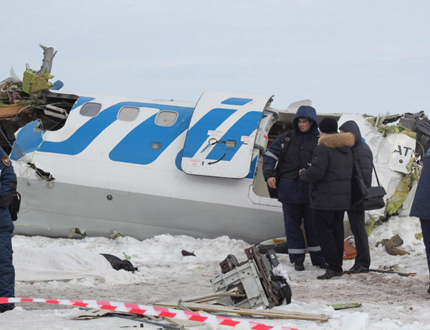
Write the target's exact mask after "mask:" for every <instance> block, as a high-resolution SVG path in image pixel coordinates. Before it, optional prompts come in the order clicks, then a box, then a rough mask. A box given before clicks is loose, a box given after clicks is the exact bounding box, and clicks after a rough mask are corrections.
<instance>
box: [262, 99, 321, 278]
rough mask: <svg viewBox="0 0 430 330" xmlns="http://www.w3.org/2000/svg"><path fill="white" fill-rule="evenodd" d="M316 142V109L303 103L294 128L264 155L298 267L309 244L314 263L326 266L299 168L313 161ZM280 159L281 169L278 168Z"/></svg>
mask: <svg viewBox="0 0 430 330" xmlns="http://www.w3.org/2000/svg"><path fill="white" fill-rule="evenodd" d="M286 143H288V145H285V144H286ZM317 143H318V123H317V114H316V111H315V109H314V108H313V107H310V106H301V107H300V108H299V109H298V110H297V113H296V116H295V117H294V120H293V131H291V132H286V133H283V134H281V135H280V136H279V137H278V138H277V139H276V140H275V142H273V144H272V145H271V146H270V147H269V149H268V150H267V151H266V153H265V154H264V156H263V174H264V178H265V180H266V181H267V184H268V186H269V187H271V188H272V189H276V188H278V200H279V201H280V202H281V203H282V209H283V211H284V224H285V234H286V237H287V244H288V255H289V257H290V261H291V263H293V264H294V269H295V270H297V271H302V270H305V266H304V263H303V262H304V261H305V252H306V248H307V249H308V251H309V254H310V257H311V262H312V264H313V265H315V266H318V267H321V268H327V264H326V262H325V260H324V257H323V254H322V251H321V247H320V245H319V243H318V239H317V237H316V234H315V230H314V226H313V221H312V212H311V209H310V207H309V189H308V184H307V183H306V182H304V181H303V180H301V179H300V177H299V171H300V169H302V168H305V167H307V166H308V164H309V163H310V162H311V159H312V153H313V152H314V150H315V148H316V146H317ZM277 163H279V164H278V169H279V170H278V173H276V171H275V166H276V164H277ZM302 220H303V225H304V230H305V236H306V241H305V238H304V237H303V231H302V228H301V225H302Z"/></svg>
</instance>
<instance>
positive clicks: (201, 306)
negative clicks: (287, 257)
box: [157, 302, 329, 322]
mask: <svg viewBox="0 0 430 330" xmlns="http://www.w3.org/2000/svg"><path fill="white" fill-rule="evenodd" d="M182 305H183V306H185V307H187V308H189V309H191V310H192V311H199V310H202V311H205V312H213V313H233V314H240V315H244V316H248V317H249V316H255V317H268V318H278V319H295V320H306V321H321V322H327V321H328V319H329V316H328V315H326V314H311V313H301V312H290V311H283V310H274V309H271V310H255V309H250V308H242V307H231V306H222V305H215V304H205V303H186V302H183V303H182ZM157 306H162V307H169V308H178V307H179V306H178V305H177V304H175V303H157Z"/></svg>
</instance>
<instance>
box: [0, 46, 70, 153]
mask: <svg viewBox="0 0 430 330" xmlns="http://www.w3.org/2000/svg"><path fill="white" fill-rule="evenodd" d="M40 47H41V48H42V49H43V54H44V57H43V62H42V66H41V68H40V70H39V71H35V70H32V69H31V68H30V67H29V65H28V64H27V65H26V70H25V72H24V74H23V80H21V79H19V78H18V76H17V75H16V73H15V71H14V70H13V68H12V69H11V71H10V77H9V78H6V79H4V80H3V81H1V82H0V131H1V133H2V134H1V135H0V146H1V147H2V148H3V149H4V150H5V151H6V152H7V153H8V154H9V153H10V152H11V149H12V144H13V142H14V141H15V132H16V131H17V130H18V129H20V128H21V127H23V126H25V125H26V124H27V123H29V122H32V121H36V120H38V121H40V124H39V127H42V129H43V130H48V131H55V130H58V129H60V128H61V127H63V125H64V123H65V121H66V119H67V117H68V114H69V112H70V110H71V109H72V107H73V105H74V103H75V102H76V100H77V99H78V96H77V95H71V94H61V93H57V92H51V91H50V90H54V89H58V88H61V86H62V85H63V83H62V82H60V81H57V82H54V83H51V82H50V81H49V80H50V79H52V78H53V77H54V76H52V75H51V70H52V61H53V59H54V56H55V54H56V53H57V52H56V51H54V49H53V48H52V47H45V46H43V45H40Z"/></svg>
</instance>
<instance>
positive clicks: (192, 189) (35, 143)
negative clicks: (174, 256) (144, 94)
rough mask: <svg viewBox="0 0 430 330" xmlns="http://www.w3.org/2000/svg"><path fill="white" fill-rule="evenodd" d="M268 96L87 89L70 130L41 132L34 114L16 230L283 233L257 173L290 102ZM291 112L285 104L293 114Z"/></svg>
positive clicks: (20, 146)
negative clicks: (190, 96) (185, 98)
mask: <svg viewBox="0 0 430 330" xmlns="http://www.w3.org/2000/svg"><path fill="white" fill-rule="evenodd" d="M271 99H272V96H271V95H257V94H238V93H227V92H216V91H210V92H206V93H204V94H203V95H202V97H201V98H200V99H199V101H198V102H197V103H191V102H177V101H167V100H148V99H130V98H128V99H126V100H124V99H121V98H118V97H112V96H90V95H80V96H79V99H78V100H77V101H76V103H75V105H74V107H73V108H72V109H71V111H70V112H69V114H68V117H67V119H66V121H65V123H64V126H63V127H62V128H60V129H58V130H56V131H53V130H51V131H45V130H43V127H42V128H40V127H38V122H37V121H35V122H31V123H29V124H27V125H26V126H24V127H23V128H22V129H21V130H20V131H19V132H18V134H17V140H16V142H15V144H14V146H13V150H12V154H11V158H12V160H13V161H14V162H13V165H14V168H15V171H16V173H17V175H18V191H19V192H20V193H21V195H22V206H21V212H20V216H19V220H18V221H17V222H16V223H15V228H16V229H15V233H16V234H24V235H44V236H51V237H67V236H68V235H69V234H70V233H71V232H72V231H73V230H75V229H76V228H77V229H79V231H78V232H86V234H87V235H88V236H95V235H97V236H100V235H101V236H109V235H110V234H111V233H112V232H113V231H116V232H119V233H121V234H123V235H129V236H133V237H135V238H137V239H145V238H149V237H153V236H154V235H159V234H166V233H170V234H172V235H191V236H194V237H208V238H212V237H217V236H220V235H227V236H229V237H231V238H238V239H244V240H246V241H248V242H250V243H255V242H259V241H262V240H265V239H269V238H273V237H279V236H285V234H284V225H283V217H282V209H281V204H280V203H279V202H277V201H276V200H274V199H270V198H269V196H268V194H267V190H266V186H265V182H264V180H263V179H262V174H261V162H262V157H261V154H262V153H261V150H264V149H265V148H266V146H267V142H268V136H269V131H270V128H271V127H272V125H273V124H274V123H275V122H276V120H277V118H278V117H279V116H280V112H282V111H277V110H274V109H272V108H270V107H269V105H270V101H271ZM294 112H295V111H284V113H285V115H286V116H288V115H289V118H290V119H291V118H293V117H294ZM281 115H282V114H281ZM39 126H40V125H39ZM259 165H260V166H259ZM40 170H42V171H43V172H42V173H48V174H50V176H43V175H41V174H40V173H41V171H40ZM51 178H53V179H52V180H51Z"/></svg>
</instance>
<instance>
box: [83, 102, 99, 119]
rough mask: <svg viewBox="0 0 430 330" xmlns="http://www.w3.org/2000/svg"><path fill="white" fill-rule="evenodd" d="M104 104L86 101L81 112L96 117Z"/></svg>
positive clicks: (86, 115)
mask: <svg viewBox="0 0 430 330" xmlns="http://www.w3.org/2000/svg"><path fill="white" fill-rule="evenodd" d="M101 108H102V105H101V104H100V103H91V102H89V103H85V104H84V105H83V106H82V108H81V112H80V114H81V115H82V116H85V117H95V116H97V115H98V114H99V112H100V109H101Z"/></svg>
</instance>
